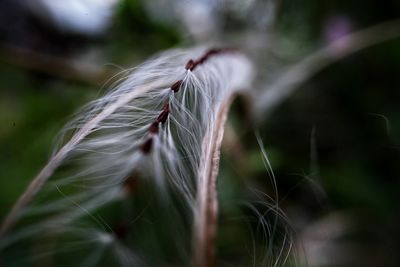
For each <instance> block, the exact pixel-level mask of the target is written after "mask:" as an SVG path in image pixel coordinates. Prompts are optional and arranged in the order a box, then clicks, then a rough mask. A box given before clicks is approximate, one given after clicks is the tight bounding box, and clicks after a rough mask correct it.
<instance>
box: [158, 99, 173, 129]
mask: <svg viewBox="0 0 400 267" xmlns="http://www.w3.org/2000/svg"><path fill="white" fill-rule="evenodd" d="M169 112H170V110H169V103H168V102H167V103H166V104H165V106H164V108H163V111H161V113H160V115H158V117H157V120H156V121H157V122H158V123H162V124H164V123H165V122H166V121H167V119H168V115H169Z"/></svg>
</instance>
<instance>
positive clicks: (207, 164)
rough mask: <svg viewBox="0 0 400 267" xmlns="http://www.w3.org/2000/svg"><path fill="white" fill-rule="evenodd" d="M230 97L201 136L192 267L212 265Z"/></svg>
mask: <svg viewBox="0 0 400 267" xmlns="http://www.w3.org/2000/svg"><path fill="white" fill-rule="evenodd" d="M233 98H234V97H233V96H231V97H229V98H228V99H227V100H226V101H225V102H223V103H222V104H221V106H220V109H219V111H218V113H217V118H216V123H215V127H214V129H213V131H211V132H209V133H207V134H206V136H205V137H204V139H203V151H202V157H201V162H200V169H199V182H198V189H197V192H198V195H197V210H196V214H195V216H196V217H195V239H194V241H195V243H194V249H195V251H194V261H193V265H194V266H195V267H213V266H215V247H214V244H215V236H216V231H217V219H218V198H217V188H216V185H217V175H218V170H219V160H220V153H221V143H222V138H223V135H224V126H225V122H226V118H227V115H228V111H229V107H230V105H231V103H232V100H233Z"/></svg>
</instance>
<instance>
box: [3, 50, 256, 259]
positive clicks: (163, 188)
mask: <svg viewBox="0 0 400 267" xmlns="http://www.w3.org/2000/svg"><path fill="white" fill-rule="evenodd" d="M251 78H252V70H251V65H250V63H249V61H248V60H247V59H246V57H245V56H244V55H242V54H241V53H240V52H237V51H234V50H229V49H226V50H224V49H217V50H206V49H204V48H195V49H191V50H178V49H177V50H172V51H168V52H165V53H163V54H161V55H159V56H156V57H154V58H152V59H150V60H149V61H147V62H145V63H144V64H142V65H140V66H139V67H137V68H135V69H132V70H130V71H129V73H127V75H126V77H124V78H123V79H122V80H121V81H119V82H118V83H117V84H116V85H115V87H114V88H113V89H111V91H109V92H108V93H107V94H106V95H105V96H104V97H101V98H100V99H98V100H95V101H93V102H91V103H90V104H88V105H87V106H86V107H84V108H83V109H82V111H81V112H79V113H78V115H77V116H76V118H75V119H73V120H72V121H71V122H70V123H68V124H67V125H66V127H65V129H64V130H63V132H62V135H61V138H60V141H59V144H58V146H57V149H56V150H55V151H54V153H53V156H52V157H51V158H50V160H49V162H48V164H47V165H46V166H45V167H44V168H43V170H42V171H41V172H40V173H39V174H38V176H37V177H36V178H35V179H34V180H33V182H32V183H31V185H30V186H29V187H28V189H27V191H26V192H25V193H24V194H23V195H22V197H21V199H20V200H19V201H18V202H17V204H16V205H15V206H14V209H13V210H12V212H11V213H10V214H9V216H8V217H7V218H6V220H5V221H4V222H3V225H2V230H1V239H0V252H1V250H6V249H7V247H9V246H12V245H18V242H23V240H25V239H27V238H29V237H31V238H32V239H34V240H37V239H40V238H42V237H43V235H44V236H55V235H58V234H59V233H63V235H66V234H67V236H68V232H69V231H70V229H75V230H76V229H77V228H76V227H78V226H76V224H81V223H84V225H85V226H84V227H83V228H82V229H87V228H88V225H92V227H89V228H88V229H89V230H85V231H86V234H83V235H82V236H81V237H80V238H81V239H82V240H83V241H84V240H86V241H93V242H94V243H96V244H97V245H101V244H103V246H104V245H105V243H107V242H108V241H107V242H105V240H111V241H110V242H111V243H113V245H112V246H113V248H114V250H113V251H114V253H113V254H114V256H115V257H116V258H118V259H119V260H118V261H117V264H118V265H120V266H136V265H134V262H139V261H143V258H141V257H140V256H136V254H135V252H134V251H133V250H134V249H131V248H128V247H125V246H124V245H122V244H120V243H119V242H117V241H114V240H117V239H118V238H117V237H118V235H119V234H118V233H117V232H118V231H117V230H115V226H113V225H109V224H108V222H106V220H104V219H103V218H102V216H100V215H97V210H99V209H100V208H103V207H107V206H109V205H112V203H113V202H116V201H124V199H126V198H127V197H128V198H129V197H130V196H131V195H134V194H135V184H136V183H137V182H138V181H139V185H138V186H141V185H142V182H144V185H143V186H145V184H151V185H153V187H155V188H156V189H155V190H153V191H152V194H155V195H154V196H153V197H154V198H155V199H157V201H160V200H162V201H161V202H162V203H160V205H161V206H164V207H168V208H170V209H171V211H170V214H171V216H174V217H173V218H174V222H173V223H174V225H175V226H176V229H170V231H171V233H176V234H177V235H179V231H180V230H179V226H180V225H181V224H185V222H180V221H179V220H180V219H182V217H183V216H186V218H185V219H182V220H183V221H188V220H192V217H193V213H194V209H195V208H196V203H195V202H196V194H197V186H198V181H199V179H200V177H199V174H200V173H201V171H199V166H201V163H200V161H201V155H202V152H203V146H204V138H205V136H208V135H209V133H210V132H213V131H214V129H215V127H216V126H215V123H216V120H217V113H218V112H219V110H220V108H221V105H222V103H224V102H225V101H226V100H227V99H229V98H230V97H231V96H232V95H233V94H235V93H237V92H238V91H240V90H244V89H247V88H248V87H249V83H250V82H251ZM171 192H172V193H171ZM171 194H172V196H171ZM175 198H177V199H179V201H180V205H182V206H183V207H184V208H183V209H184V210H188V211H190V212H189V215H188V216H187V215H183V214H182V212H181V211H179V210H181V208H175V207H174V201H175V200H174V199H175ZM190 213H192V215H190ZM176 214H178V215H176ZM175 215H176V216H175ZM133 217H135V216H133ZM26 221H29V225H28V226H26V227H23V225H24V222H26ZM19 222H21V223H19ZM170 226H171V223H170V224H165V227H170ZM78 228H81V227H80V226H79V227H78ZM130 228H131V229H130V230H129V231H132V232H135V223H132V224H131V227H130ZM85 231H75V236H76V233H84V232H85ZM93 231H97V232H98V234H96V236H93V234H88V233H93ZM72 232H73V231H72ZM122 232H123V231H122ZM99 237H102V238H99ZM104 237H106V238H104ZM80 238H79V237H76V240H79V239H80ZM187 238H190V237H187ZM58 242H60V241H59V240H58V241H57V242H55V243H58ZM115 242H117V243H115ZM171 242H174V241H171ZM183 250H186V251H185V252H183V253H191V248H183ZM50 252H51V251H50ZM99 257H101V255H96V254H90V255H88V256H87V258H86V259H83V260H82V262H85V263H87V264H85V266H96V263H97V262H98V261H99ZM140 258H141V260H139V259H140ZM131 264H132V265H131ZM143 264H144V263H143ZM140 266H145V265H140Z"/></svg>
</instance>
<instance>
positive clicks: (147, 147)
mask: <svg viewBox="0 0 400 267" xmlns="http://www.w3.org/2000/svg"><path fill="white" fill-rule="evenodd" d="M152 147H153V138H152V137H149V138H148V139H147V140H146V141H145V142H144V143H143V144H142V147H141V149H142V151H143V153H145V154H148V153H149V152H150V150H151V148H152Z"/></svg>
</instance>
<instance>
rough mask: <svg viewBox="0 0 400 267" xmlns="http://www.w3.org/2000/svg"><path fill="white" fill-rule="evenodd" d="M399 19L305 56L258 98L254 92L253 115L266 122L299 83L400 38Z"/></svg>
mask: <svg viewBox="0 0 400 267" xmlns="http://www.w3.org/2000/svg"><path fill="white" fill-rule="evenodd" d="M399 37H400V20H393V21H388V22H384V23H380V24H378V25H375V26H372V27H369V28H367V29H364V30H361V31H357V32H354V33H351V34H348V35H346V36H344V37H341V38H339V39H337V40H335V41H333V42H332V43H331V44H329V45H327V46H325V47H323V48H321V49H320V50H318V51H316V52H314V53H312V54H311V55H309V56H307V57H305V58H304V59H303V60H301V61H300V62H299V63H297V64H294V65H293V66H292V67H290V68H289V69H288V70H287V71H286V72H285V73H284V74H283V75H282V76H280V77H279V78H278V79H276V80H275V82H273V83H272V84H270V85H268V86H267V88H265V90H264V91H263V93H262V94H261V95H260V92H256V95H254V99H255V112H254V114H256V115H257V116H259V118H258V119H259V120H265V119H266V118H267V117H268V115H270V113H271V111H272V110H273V109H274V108H275V107H276V106H277V105H279V104H280V103H281V102H282V101H283V100H284V99H286V98H287V97H288V96H289V95H290V94H292V93H293V91H294V90H295V89H296V88H299V85H300V84H301V83H304V82H305V81H307V80H308V79H309V78H311V77H312V76H313V75H315V74H316V73H318V72H319V71H321V70H323V69H324V68H326V67H327V66H329V65H331V64H333V63H335V62H337V61H339V60H341V59H343V58H345V57H346V56H349V55H351V54H354V53H356V52H358V51H360V50H362V49H365V48H368V47H370V46H373V45H376V44H379V43H382V42H385V41H388V40H391V39H395V38H399Z"/></svg>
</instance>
